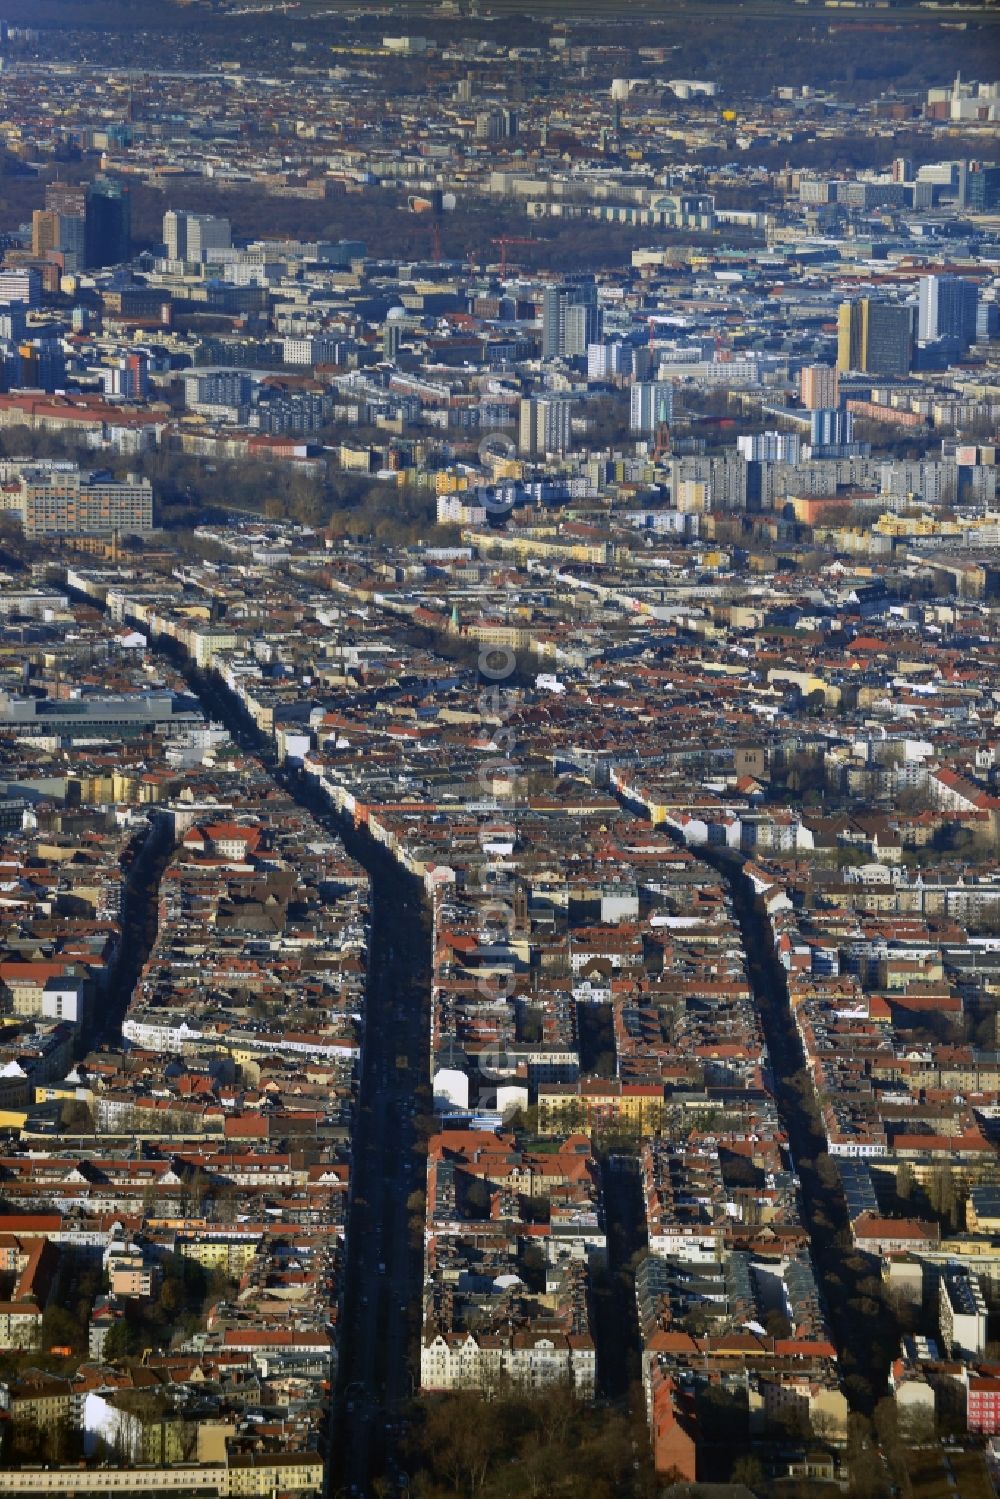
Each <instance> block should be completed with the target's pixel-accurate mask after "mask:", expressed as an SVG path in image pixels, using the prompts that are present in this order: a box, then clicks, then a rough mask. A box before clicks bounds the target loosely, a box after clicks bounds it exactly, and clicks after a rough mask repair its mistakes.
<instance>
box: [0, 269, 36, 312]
mask: <svg viewBox="0 0 1000 1499" xmlns="http://www.w3.org/2000/svg"><path fill="white" fill-rule="evenodd" d="M41 300H42V278H41V276H40V275H39V273H38V272H37V271H36V270H35V269H34V267H33V266H23V267H21V268H20V269H18V270H9V271H0V302H7V303H9V302H20V303H22V304H23V305H24V306H25V307H37V306H38V304H39V302H40V301H41Z"/></svg>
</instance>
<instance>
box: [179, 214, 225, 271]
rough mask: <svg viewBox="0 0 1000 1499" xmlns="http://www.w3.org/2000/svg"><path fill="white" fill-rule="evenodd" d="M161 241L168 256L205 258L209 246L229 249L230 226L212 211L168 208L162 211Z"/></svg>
mask: <svg viewBox="0 0 1000 1499" xmlns="http://www.w3.org/2000/svg"><path fill="white" fill-rule="evenodd" d="M163 243H164V245H165V246H166V251H167V259H168V260H207V259H208V258H209V257H210V255H211V252H212V251H213V250H231V249H232V246H233V234H232V228H231V225H230V223H229V220H228V219H224V218H219V217H217V216H216V215H215V214H212V213H185V212H183V211H181V210H178V209H174V208H171V209H169V210H168V211H167V212H166V213H165V214H164V215H163Z"/></svg>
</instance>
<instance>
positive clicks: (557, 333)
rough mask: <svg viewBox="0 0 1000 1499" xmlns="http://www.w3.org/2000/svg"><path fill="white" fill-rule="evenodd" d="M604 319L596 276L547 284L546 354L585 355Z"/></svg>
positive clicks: (544, 311) (544, 307) (544, 310)
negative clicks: (551, 284) (598, 300)
mask: <svg viewBox="0 0 1000 1499" xmlns="http://www.w3.org/2000/svg"><path fill="white" fill-rule="evenodd" d="M602 322H603V319H602V317H601V310H600V308H599V307H598V305H597V286H596V283H595V282H594V279H593V277H592V276H591V277H588V278H586V279H582V280H580V281H574V282H571V283H569V284H567V283H563V284H561V285H553V286H547V287H546V288H545V290H544V292H543V294H542V358H543V359H558V358H559V356H560V355H562V356H564V357H566V358H570V359H572V358H585V357H586V354H587V348H588V345H590V344H593V343H597V342H598V340H599V339H600V337H601V329H602Z"/></svg>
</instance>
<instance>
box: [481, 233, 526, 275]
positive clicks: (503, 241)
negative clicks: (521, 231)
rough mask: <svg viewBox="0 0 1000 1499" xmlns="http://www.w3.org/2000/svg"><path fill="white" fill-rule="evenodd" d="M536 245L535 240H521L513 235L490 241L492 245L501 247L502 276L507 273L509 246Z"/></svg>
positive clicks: (505, 235) (503, 235)
mask: <svg viewBox="0 0 1000 1499" xmlns="http://www.w3.org/2000/svg"><path fill="white" fill-rule="evenodd" d="M534 243H535V241H534V240H533V239H519V238H518V237H517V236H516V235H512V234H502V235H501V236H500V238H499V239H491V240H490V244H491V245H499V247H500V274H501V276H503V275H505V274H506V271H507V246H508V245H533V244H534Z"/></svg>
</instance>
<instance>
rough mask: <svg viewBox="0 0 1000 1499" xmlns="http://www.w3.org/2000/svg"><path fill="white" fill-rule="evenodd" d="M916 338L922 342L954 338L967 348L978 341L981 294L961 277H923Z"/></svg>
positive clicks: (918, 305)
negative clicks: (977, 329) (977, 317)
mask: <svg viewBox="0 0 1000 1499" xmlns="http://www.w3.org/2000/svg"><path fill="white" fill-rule="evenodd" d="M918 296H919V301H918V304H917V337H918V338H919V339H920V340H921V341H922V342H923V341H925V340H931V339H936V338H954V339H957V340H958V342H959V343H960V344H961V345H962V346H963V347H964V348H968V346H969V344H971V343H975V340H976V309H977V307H978V305H979V294H978V291H977V289H976V287H975V286H974V285H973V283H972V282H971V281H963V280H962V278H961V277H960V276H923V277H922V278H921V280H920V283H919V292H918Z"/></svg>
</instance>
